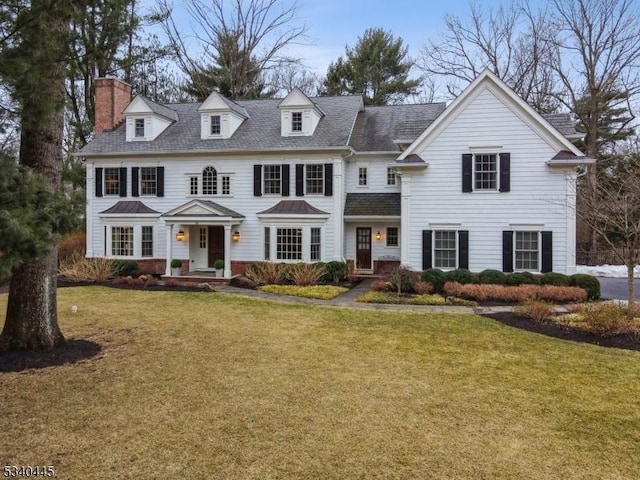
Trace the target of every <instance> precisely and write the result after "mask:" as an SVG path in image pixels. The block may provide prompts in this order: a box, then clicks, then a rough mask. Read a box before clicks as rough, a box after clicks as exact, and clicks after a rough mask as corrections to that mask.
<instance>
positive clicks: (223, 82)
mask: <svg viewBox="0 0 640 480" xmlns="http://www.w3.org/2000/svg"><path fill="white" fill-rule="evenodd" d="M229 3H230V5H231V6H230V7H229V8H227V4H226V3H225V2H224V1H223V0H183V1H182V3H181V4H182V6H183V7H184V9H185V11H186V13H187V15H188V17H189V19H190V21H191V26H192V28H193V33H192V36H193V37H194V38H195V40H196V41H197V42H198V43H199V46H200V50H199V51H195V50H192V49H191V47H190V46H189V45H188V43H187V41H186V38H187V37H186V36H185V35H184V32H183V31H181V29H179V28H178V26H177V25H176V23H175V20H174V18H173V16H172V6H171V5H170V4H169V3H168V1H167V0H161V2H160V4H159V12H160V14H161V15H162V16H166V20H165V21H164V22H163V27H164V30H165V33H166V35H167V37H168V38H169V40H170V43H171V46H172V48H173V50H174V53H175V55H176V58H177V61H178V64H179V66H180V68H181V69H182V70H183V71H184V72H185V73H186V74H187V76H188V77H189V79H190V85H189V88H190V92H189V93H192V94H193V95H194V96H196V97H198V98H199V99H203V98H205V97H206V96H207V95H208V94H209V93H211V90H212V89H213V88H218V89H219V90H220V91H221V92H222V93H223V94H224V95H226V96H228V97H230V98H234V99H236V98H250V97H256V96H260V95H261V94H262V93H263V92H262V89H263V88H264V83H263V82H264V75H265V74H266V73H267V72H268V71H270V70H273V69H274V68H278V67H280V66H282V65H283V64H286V63H290V62H295V61H296V60H295V59H291V58H290V57H288V56H286V55H285V51H286V47H287V46H290V45H293V44H295V43H296V42H299V41H302V40H303V39H304V37H305V34H306V26H304V25H298V24H297V14H298V6H297V4H296V3H295V2H294V3H292V4H289V5H285V4H283V2H282V1H281V0H232V1H231V2H229Z"/></svg>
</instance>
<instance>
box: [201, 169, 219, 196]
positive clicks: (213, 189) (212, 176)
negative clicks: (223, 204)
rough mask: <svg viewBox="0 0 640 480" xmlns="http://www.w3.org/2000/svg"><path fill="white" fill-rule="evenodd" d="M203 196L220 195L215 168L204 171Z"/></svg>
mask: <svg viewBox="0 0 640 480" xmlns="http://www.w3.org/2000/svg"><path fill="white" fill-rule="evenodd" d="M202 194H203V195H217V194H218V172H217V171H216V169H215V168H213V167H206V168H205V169H204V170H203V171H202Z"/></svg>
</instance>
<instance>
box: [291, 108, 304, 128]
mask: <svg viewBox="0 0 640 480" xmlns="http://www.w3.org/2000/svg"><path fill="white" fill-rule="evenodd" d="M291 131H292V132H302V112H291Z"/></svg>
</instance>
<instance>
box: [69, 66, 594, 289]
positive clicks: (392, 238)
mask: <svg viewBox="0 0 640 480" xmlns="http://www.w3.org/2000/svg"><path fill="white" fill-rule="evenodd" d="M576 137H577V135H576V132H575V130H574V129H573V126H572V124H571V122H570V119H569V117H568V115H546V116H541V115H539V114H537V113H536V112H535V111H534V110H533V109H532V108H531V107H530V106H529V105H527V104H526V103H525V102H524V101H523V100H522V99H521V98H519V97H518V96H517V95H516V94H515V93H514V92H513V91H512V90H511V89H509V87H507V86H506V85H505V84H504V83H503V82H502V81H500V80H499V79H498V78H497V77H496V76H494V75H493V74H491V73H490V72H488V71H485V72H484V73H482V74H481V75H480V76H479V77H478V78H477V79H476V80H475V81H474V82H473V83H471V84H470V85H469V86H468V87H467V88H466V90H464V92H462V94H461V95H460V96H459V97H458V98H457V99H456V100H455V101H454V102H453V103H452V104H451V105H449V106H448V107H447V106H445V104H442V103H435V104H422V105H393V106H382V107H369V106H367V107H365V106H364V103H363V99H362V97H361V96H339V97H318V98H309V97H307V96H306V95H305V94H304V93H302V92H301V91H299V90H297V89H295V90H293V91H292V92H290V93H289V95H287V97H286V98H284V99H280V100H274V99H269V100H245V101H236V102H234V101H231V100H229V99H227V98H224V97H223V96H222V95H220V94H219V93H217V92H213V93H212V94H211V95H210V96H209V98H207V99H206V100H205V101H204V103H201V104H200V103H186V104H170V105H159V104H156V103H154V102H151V101H150V100H148V99H146V98H144V97H142V96H138V97H136V98H134V99H133V100H132V101H131V88H130V87H129V86H128V85H126V84H124V83H122V82H120V81H118V80H116V79H112V78H109V79H100V80H99V81H98V82H97V84H96V138H95V139H94V140H93V141H92V142H91V143H89V144H88V145H87V146H86V147H84V148H83V149H82V150H81V151H80V152H78V154H77V155H78V156H80V157H82V158H84V159H85V161H86V167H87V168H86V170H87V214H86V219H87V256H88V257H108V258H114V259H132V260H137V261H138V262H139V264H140V266H141V267H142V269H143V270H146V271H150V272H152V273H162V274H166V275H170V273H171V269H170V261H171V260H172V259H180V260H182V263H183V267H182V273H183V274H186V273H187V272H199V271H202V272H204V271H208V270H211V269H213V265H214V263H215V261H216V260H224V265H225V266H224V276H225V277H230V276H232V275H233V274H236V273H240V272H242V271H243V269H244V268H245V267H246V265H248V264H250V263H252V262H256V261H264V260H267V261H274V262H316V261H322V262H327V261H331V260H346V261H353V262H355V266H356V269H357V271H359V272H360V273H363V274H366V273H374V272H376V273H377V272H379V271H382V270H384V269H388V268H389V267H390V266H392V265H398V264H400V263H401V264H403V265H405V266H407V267H409V268H411V269H414V270H421V269H426V268H441V269H445V270H446V269H455V268H468V269H470V270H472V271H480V270H484V269H489V268H491V269H497V270H502V271H505V272H511V271H532V272H546V271H552V270H553V271H556V272H562V273H573V272H574V271H575V243H576V238H575V235H576V234H575V231H576V227H575V210H574V206H575V182H576V167H577V166H579V165H581V164H585V163H590V162H591V160H590V159H587V158H585V157H584V156H583V155H582V154H581V152H580V151H579V150H578V149H577V148H576V147H575V146H574V145H573V144H572V143H571V140H572V139H575V138H576Z"/></svg>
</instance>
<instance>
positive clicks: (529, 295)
mask: <svg viewBox="0 0 640 480" xmlns="http://www.w3.org/2000/svg"><path fill="white" fill-rule="evenodd" d="M444 294H445V295H447V296H452V297H459V298H465V299H469V300H477V301H480V302H484V301H499V302H509V303H522V302H526V301H529V300H542V301H550V302H580V301H584V299H585V298H586V292H585V291H584V290H583V289H581V288H577V287H556V286H553V285H518V286H505V285H478V284H466V285H463V284H461V283H458V282H447V283H445V285H444Z"/></svg>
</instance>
